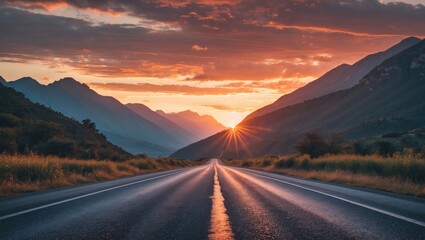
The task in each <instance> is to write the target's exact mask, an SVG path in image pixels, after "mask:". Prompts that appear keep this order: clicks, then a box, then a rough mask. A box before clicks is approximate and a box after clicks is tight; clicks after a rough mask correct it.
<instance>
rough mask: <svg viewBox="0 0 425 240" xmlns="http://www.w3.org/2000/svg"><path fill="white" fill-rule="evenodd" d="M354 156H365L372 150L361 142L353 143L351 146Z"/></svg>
mask: <svg viewBox="0 0 425 240" xmlns="http://www.w3.org/2000/svg"><path fill="white" fill-rule="evenodd" d="M352 149H353V153H354V154H359V155H367V154H371V153H372V149H371V147H370V146H369V145H367V144H365V143H362V142H354V143H353V144H352Z"/></svg>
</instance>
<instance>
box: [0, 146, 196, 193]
mask: <svg viewBox="0 0 425 240" xmlns="http://www.w3.org/2000/svg"><path fill="white" fill-rule="evenodd" d="M199 164H203V162H201V161H187V160H176V159H171V158H140V159H131V160H127V161H124V162H112V161H95V160H76V159H66V158H58V157H51V156H49V157H42V156H36V155H29V156H18V155H16V156H15V155H6V154H0V196H6V195H12V194H16V193H22V192H31V191H39V190H45V189H50V188H56V187H63V186H70V185H75V184H80V183H87V182H93V181H99V180H108V179H114V178H119V177H125V176H132V175H137V174H142V173H148V172H155V171H163V170H170V169H176V168H181V167H188V166H194V165H199Z"/></svg>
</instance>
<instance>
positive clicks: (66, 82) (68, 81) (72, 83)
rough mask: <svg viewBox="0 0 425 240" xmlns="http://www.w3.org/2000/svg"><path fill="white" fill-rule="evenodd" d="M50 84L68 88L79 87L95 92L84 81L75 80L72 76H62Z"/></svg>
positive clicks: (79, 88)
mask: <svg viewBox="0 0 425 240" xmlns="http://www.w3.org/2000/svg"><path fill="white" fill-rule="evenodd" d="M49 86H53V87H55V86H57V87H61V88H66V89H78V90H80V91H81V90H83V89H84V90H88V91H90V92H94V91H93V90H92V89H91V88H90V87H89V86H87V85H86V84H84V83H81V82H79V81H77V80H75V79H74V78H71V77H66V78H62V79H59V80H57V81H54V82H53V83H51V84H49Z"/></svg>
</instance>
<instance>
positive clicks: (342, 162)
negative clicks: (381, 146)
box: [225, 152, 425, 197]
mask: <svg viewBox="0 0 425 240" xmlns="http://www.w3.org/2000/svg"><path fill="white" fill-rule="evenodd" d="M225 164H227V165H231V166H238V167H247V168H253V169H258V170H264V171H270V172H276V173H283V174H287V175H291V176H296V177H301V178H310V179H318V180H322V181H329V182H337V183H344V184H351V185H354V186H360V187H367V188H373V189H379V190H384V191H389V192H394V193H401V194H407V195H413V196H420V197H425V159H423V158H421V157H420V156H416V155H413V154H411V153H409V152H406V153H404V154H396V155H394V156H393V157H381V156H377V155H370V156H358V155H332V156H324V157H320V158H317V159H311V158H309V157H308V156H306V155H302V156H276V155H272V156H266V157H262V158H256V159H245V160H230V161H225Z"/></svg>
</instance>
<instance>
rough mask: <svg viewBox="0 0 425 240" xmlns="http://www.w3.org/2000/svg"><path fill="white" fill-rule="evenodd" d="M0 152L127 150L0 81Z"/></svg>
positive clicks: (94, 155)
mask: <svg viewBox="0 0 425 240" xmlns="http://www.w3.org/2000/svg"><path fill="white" fill-rule="evenodd" d="M0 153H9V154H16V153H20V154H28V153H36V154H41V155H56V156H60V157H69V158H78V159H112V160H125V159H128V158H130V157H131V155H130V154H128V153H127V152H125V151H124V150H122V149H121V148H118V147H116V146H114V145H112V144H111V143H109V142H108V141H107V140H106V138H105V137H104V136H103V135H101V134H99V133H98V132H96V131H95V130H94V129H89V128H88V127H86V126H84V125H82V124H80V123H78V122H76V121H74V120H72V119H70V118H68V117H65V116H63V115H62V114H59V113H57V112H54V111H53V110H50V109H48V108H46V107H44V106H41V105H39V104H35V103H32V102H31V101H29V100H28V99H26V98H25V97H24V96H23V95H22V94H21V93H18V92H16V91H15V90H13V89H11V88H8V87H5V86H3V85H2V84H0Z"/></svg>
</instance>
